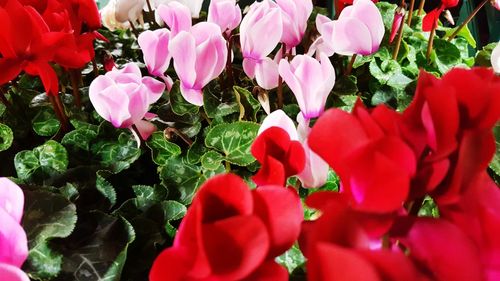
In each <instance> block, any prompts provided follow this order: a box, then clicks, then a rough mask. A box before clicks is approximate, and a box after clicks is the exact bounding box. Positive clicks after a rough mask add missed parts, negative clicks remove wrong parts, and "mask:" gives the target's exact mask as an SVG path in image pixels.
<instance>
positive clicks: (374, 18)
mask: <svg viewBox="0 0 500 281" xmlns="http://www.w3.org/2000/svg"><path fill="white" fill-rule="evenodd" d="M351 7H352V8H353V9H352V12H351V13H350V15H349V17H352V18H356V19H358V20H360V21H362V22H363V23H364V24H365V25H366V27H368V30H369V31H370V34H371V36H370V37H371V42H372V50H371V53H374V52H376V51H377V50H378V47H379V46H380V42H382V38H383V37H384V33H385V27H384V22H383V21H382V15H381V14H380V11H379V10H378V8H377V6H375V4H374V3H373V2H372V1H371V0H355V1H354V4H353V5H352V6H351ZM344 11H345V9H344ZM344 11H342V13H344ZM342 13H341V15H340V17H342ZM340 17H339V20H340ZM356 35H357V34H356Z"/></svg>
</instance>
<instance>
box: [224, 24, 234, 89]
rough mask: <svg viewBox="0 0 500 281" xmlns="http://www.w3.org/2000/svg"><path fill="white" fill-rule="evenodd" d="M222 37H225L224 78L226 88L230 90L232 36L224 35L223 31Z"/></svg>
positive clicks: (231, 81) (231, 79) (232, 79)
mask: <svg viewBox="0 0 500 281" xmlns="http://www.w3.org/2000/svg"><path fill="white" fill-rule="evenodd" d="M224 37H225V38H226V41H227V61H226V78H227V84H228V89H229V90H231V89H232V88H233V85H234V78H233V64H232V62H231V59H232V57H231V54H232V50H233V36H232V35H226V34H225V33H224Z"/></svg>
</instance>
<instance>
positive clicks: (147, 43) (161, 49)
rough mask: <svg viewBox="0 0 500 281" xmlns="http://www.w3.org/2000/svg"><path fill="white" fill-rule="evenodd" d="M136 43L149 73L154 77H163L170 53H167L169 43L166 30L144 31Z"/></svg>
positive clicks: (168, 33) (168, 34) (168, 35)
mask: <svg viewBox="0 0 500 281" xmlns="http://www.w3.org/2000/svg"><path fill="white" fill-rule="evenodd" d="M137 41H138V43H139V46H140V47H141V50H142V53H143V55H144V62H145V63H146V66H147V67H148V71H149V73H151V74H152V75H155V76H161V75H163V73H165V71H166V70H167V68H168V66H169V64H170V59H171V56H170V52H168V44H169V41H170V32H169V31H168V29H166V28H162V29H158V30H155V31H151V30H146V31H144V32H142V33H141V34H140V35H139V38H138V40H137Z"/></svg>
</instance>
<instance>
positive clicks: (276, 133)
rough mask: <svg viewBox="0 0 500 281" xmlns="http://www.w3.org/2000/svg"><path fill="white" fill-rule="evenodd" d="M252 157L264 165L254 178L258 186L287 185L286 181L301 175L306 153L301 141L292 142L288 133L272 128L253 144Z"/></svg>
mask: <svg viewBox="0 0 500 281" xmlns="http://www.w3.org/2000/svg"><path fill="white" fill-rule="evenodd" d="M251 151H252V155H253V156H254V157H255V158H256V159H257V161H259V163H260V164H261V165H262V166H261V168H260V170H259V171H258V172H257V174H255V176H254V177H253V178H252V179H253V181H254V182H255V183H256V184H257V185H266V184H276V185H281V186H283V185H285V182H286V179H287V178H288V177H290V176H293V175H296V174H298V173H300V172H301V171H302V170H303V169H304V166H305V161H306V159H305V152H304V148H303V147H302V144H301V143H300V142H299V141H295V140H290V136H289V135H288V133H287V132H286V131H285V130H283V129H282V128H279V127H271V128H269V129H267V130H265V131H264V132H262V134H260V135H259V136H258V137H257V139H256V140H255V141H254V143H253V144H252V148H251Z"/></svg>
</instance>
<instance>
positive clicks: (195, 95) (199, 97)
mask: <svg viewBox="0 0 500 281" xmlns="http://www.w3.org/2000/svg"><path fill="white" fill-rule="evenodd" d="M181 94H182V96H183V97H184V99H185V100H186V101H187V102H189V103H190V104H194V105H197V106H202V105H203V91H202V90H201V89H200V90H198V89H193V88H189V86H186V85H184V84H183V83H181Z"/></svg>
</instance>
